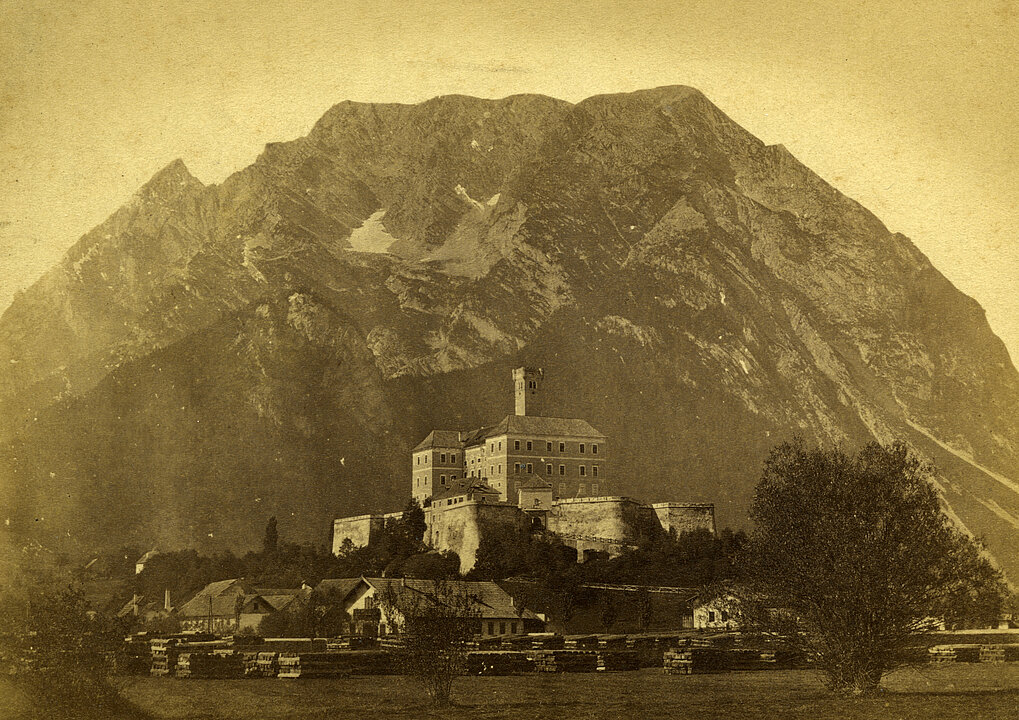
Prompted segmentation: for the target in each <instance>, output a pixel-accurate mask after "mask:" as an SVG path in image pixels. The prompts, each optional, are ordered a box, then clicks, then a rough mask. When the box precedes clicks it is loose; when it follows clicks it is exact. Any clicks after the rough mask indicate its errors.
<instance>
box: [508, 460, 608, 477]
mask: <svg viewBox="0 0 1019 720" xmlns="http://www.w3.org/2000/svg"><path fill="white" fill-rule="evenodd" d="M499 468H500V472H501V471H502V466H501V465H500V466H499ZM521 472H527V474H528V475H530V474H531V473H533V472H534V464H533V463H513V473H514V474H515V475H519V474H520V473H521ZM545 474H546V475H554V474H555V473H554V470H553V466H552V465H546V466H545ZM559 474H560V475H565V474H566V466H565V465H560V466H559ZM578 474H579V475H580V477H585V476H586V475H587V465H581V466H580V468H579V473H578ZM591 476H592V477H598V466H597V465H592V466H591Z"/></svg>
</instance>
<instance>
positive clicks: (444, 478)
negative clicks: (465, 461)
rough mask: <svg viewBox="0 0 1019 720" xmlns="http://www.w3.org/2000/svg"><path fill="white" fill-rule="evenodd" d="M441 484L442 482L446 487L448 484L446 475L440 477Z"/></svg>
mask: <svg viewBox="0 0 1019 720" xmlns="http://www.w3.org/2000/svg"><path fill="white" fill-rule="evenodd" d="M439 482H441V483H442V484H443V485H445V484H446V476H445V475H439Z"/></svg>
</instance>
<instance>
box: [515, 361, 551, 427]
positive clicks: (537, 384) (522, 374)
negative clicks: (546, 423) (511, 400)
mask: <svg viewBox="0 0 1019 720" xmlns="http://www.w3.org/2000/svg"><path fill="white" fill-rule="evenodd" d="M543 377H544V373H543V372H542V371H541V368H531V367H519V368H516V369H514V370H513V392H514V396H515V398H516V414H517V415H528V414H529V415H538V416H540V415H541V410H542V406H541V381H542V379H543Z"/></svg>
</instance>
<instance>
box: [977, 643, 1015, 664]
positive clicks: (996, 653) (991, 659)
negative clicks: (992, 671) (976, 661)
mask: <svg viewBox="0 0 1019 720" xmlns="http://www.w3.org/2000/svg"><path fill="white" fill-rule="evenodd" d="M1017 660H1019V645H981V646H980V662H982V663H1004V662H1016V661H1017Z"/></svg>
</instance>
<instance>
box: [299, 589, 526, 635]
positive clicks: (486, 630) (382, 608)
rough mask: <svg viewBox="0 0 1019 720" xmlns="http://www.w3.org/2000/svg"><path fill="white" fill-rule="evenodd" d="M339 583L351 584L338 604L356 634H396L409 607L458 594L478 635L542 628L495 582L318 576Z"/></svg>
mask: <svg viewBox="0 0 1019 720" xmlns="http://www.w3.org/2000/svg"><path fill="white" fill-rule="evenodd" d="M327 583H328V585H327ZM340 586H342V587H349V588H350V589H349V590H348V592H347V594H346V596H345V597H344V598H343V600H342V604H343V609H344V611H345V612H347V613H348V614H349V615H350V616H351V618H352V620H353V623H354V626H355V632H356V633H357V634H362V635H374V634H378V635H391V634H398V633H400V632H401V629H402V628H405V627H406V626H407V624H408V622H410V623H413V618H408V617H405V616H404V612H406V611H408V609H410V610H411V611H412V609H414V608H425V607H427V606H428V605H430V604H434V603H442V602H444V598H449V597H451V596H453V595H457V594H460V593H463V594H464V595H465V596H466V597H467V598H469V602H470V607H471V612H472V613H473V614H476V615H477V620H476V621H477V634H478V635H483V636H496V635H521V634H524V633H528V632H541V631H543V630H544V627H545V623H544V620H543V619H542V618H541V617H539V616H538V615H536V614H535V613H533V612H531V611H530V610H528V609H526V608H524V607H523V606H521V605H520V604H518V603H517V602H516V601H515V600H514V598H513V597H512V596H511V595H509V594H508V593H507V592H506V591H505V590H503V589H502V588H500V587H499V586H498V585H496V584H495V583H494V582H468V581H463V580H449V581H436V580H418V579H413V578H366V577H362V578H358V579H354V580H352V579H338V580H323V581H322V583H321V584H320V585H319V588H320V589H324V588H329V587H332V588H336V587H340ZM397 608H400V609H402V610H403V612H401V610H400V609H397Z"/></svg>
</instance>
